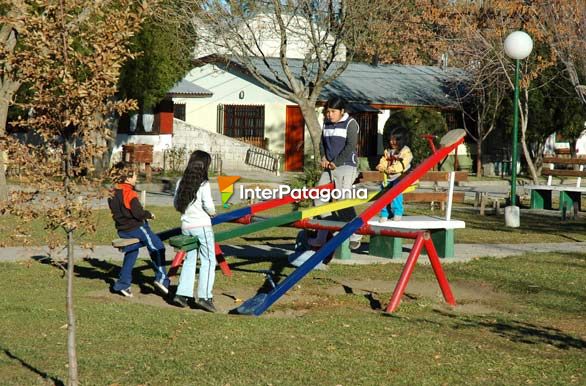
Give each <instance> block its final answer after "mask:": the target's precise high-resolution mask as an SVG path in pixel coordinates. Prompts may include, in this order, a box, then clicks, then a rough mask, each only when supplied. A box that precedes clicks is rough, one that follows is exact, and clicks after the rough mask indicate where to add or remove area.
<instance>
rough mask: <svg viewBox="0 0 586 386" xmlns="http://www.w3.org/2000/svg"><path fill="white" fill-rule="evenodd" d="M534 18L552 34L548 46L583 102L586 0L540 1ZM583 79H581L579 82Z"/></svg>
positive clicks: (584, 100)
mask: <svg viewBox="0 0 586 386" xmlns="http://www.w3.org/2000/svg"><path fill="white" fill-rule="evenodd" d="M534 17H535V18H536V20H538V25H539V27H540V29H542V30H543V32H544V33H546V34H548V35H549V36H551V48H552V49H553V50H555V52H556V54H557V57H558V58H559V60H560V61H561V62H562V63H563V64H564V66H565V68H566V72H567V75H568V79H569V80H570V82H571V83H572V85H573V86H574V89H575V91H576V93H577V94H578V96H579V97H580V99H581V100H582V102H583V103H584V104H586V85H585V84H586V81H585V80H584V79H580V76H582V77H584V76H586V2H584V1H581V0H548V1H539V2H537V6H536V7H535V8H534ZM581 81H582V82H581Z"/></svg>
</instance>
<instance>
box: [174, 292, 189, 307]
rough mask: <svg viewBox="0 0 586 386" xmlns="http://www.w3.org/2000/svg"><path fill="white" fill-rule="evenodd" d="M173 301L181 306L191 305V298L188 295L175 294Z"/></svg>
mask: <svg viewBox="0 0 586 386" xmlns="http://www.w3.org/2000/svg"><path fill="white" fill-rule="evenodd" d="M173 303H174V304H175V305H177V306H179V307H181V308H187V307H189V298H188V297H187V296H182V295H175V297H174V298H173Z"/></svg>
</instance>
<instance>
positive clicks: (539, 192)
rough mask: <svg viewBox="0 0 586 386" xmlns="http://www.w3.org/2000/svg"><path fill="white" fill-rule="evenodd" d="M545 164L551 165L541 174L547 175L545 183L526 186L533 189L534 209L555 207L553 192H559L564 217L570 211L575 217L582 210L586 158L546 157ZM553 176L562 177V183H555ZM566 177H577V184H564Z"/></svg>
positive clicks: (561, 211)
mask: <svg viewBox="0 0 586 386" xmlns="http://www.w3.org/2000/svg"><path fill="white" fill-rule="evenodd" d="M543 164H544V165H546V164H549V167H545V166H544V168H543V169H542V171H541V174H542V175H543V176H547V183H546V184H545V185H526V186H525V188H526V189H529V190H530V191H531V208H532V209H553V207H552V196H553V192H559V210H560V214H561V216H562V219H565V218H566V216H567V213H568V212H571V213H572V214H573V217H574V218H575V217H576V215H577V214H578V212H579V211H580V210H581V199H582V194H583V193H585V192H586V187H582V186H581V183H582V177H586V171H584V165H586V158H562V157H545V158H544V159H543ZM553 177H558V178H561V179H562V181H561V182H562V183H560V184H554V183H553ZM564 178H576V183H575V185H563V179H564Z"/></svg>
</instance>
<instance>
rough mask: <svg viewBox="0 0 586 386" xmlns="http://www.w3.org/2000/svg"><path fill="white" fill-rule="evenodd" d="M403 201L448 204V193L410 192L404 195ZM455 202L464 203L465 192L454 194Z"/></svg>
mask: <svg viewBox="0 0 586 386" xmlns="http://www.w3.org/2000/svg"><path fill="white" fill-rule="evenodd" d="M403 199H404V200H405V201H406V202H431V201H435V202H447V201H448V192H410V193H404V194H403ZM452 201H453V202H464V192H454V193H453V195H452Z"/></svg>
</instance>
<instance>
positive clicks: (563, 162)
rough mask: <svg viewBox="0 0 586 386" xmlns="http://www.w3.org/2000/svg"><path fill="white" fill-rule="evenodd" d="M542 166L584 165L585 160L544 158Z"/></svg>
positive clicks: (585, 163)
mask: <svg viewBox="0 0 586 386" xmlns="http://www.w3.org/2000/svg"><path fill="white" fill-rule="evenodd" d="M543 163H544V164H560V165H586V157H585V158H561V157H544V158H543Z"/></svg>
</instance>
